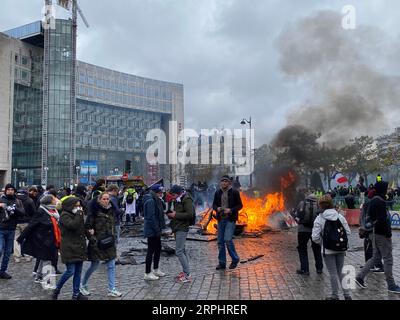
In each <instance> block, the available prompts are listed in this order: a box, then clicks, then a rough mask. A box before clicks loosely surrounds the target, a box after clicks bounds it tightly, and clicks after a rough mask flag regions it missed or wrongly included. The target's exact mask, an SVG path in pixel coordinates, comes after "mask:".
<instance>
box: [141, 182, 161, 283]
mask: <svg viewBox="0 0 400 320" xmlns="http://www.w3.org/2000/svg"><path fill="white" fill-rule="evenodd" d="M162 196H163V187H162V186H161V185H159V184H156V185H154V186H152V187H151V188H150V192H149V193H148V194H146V195H145V196H144V200H143V201H144V205H143V210H144V236H145V237H146V238H147V255H146V273H145V275H144V280H158V279H159V278H160V277H164V276H165V273H164V272H162V271H161V270H160V269H159V267H158V265H159V262H160V255H161V232H162V229H164V228H165V219H164V206H163V203H162V200H161V198H162ZM153 262H154V270H153V272H151V264H152V263H153Z"/></svg>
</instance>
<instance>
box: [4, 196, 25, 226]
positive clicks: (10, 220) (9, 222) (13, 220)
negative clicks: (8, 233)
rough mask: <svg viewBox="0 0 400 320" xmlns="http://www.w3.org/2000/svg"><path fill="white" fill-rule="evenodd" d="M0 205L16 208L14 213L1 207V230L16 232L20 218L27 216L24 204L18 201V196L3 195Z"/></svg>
mask: <svg viewBox="0 0 400 320" xmlns="http://www.w3.org/2000/svg"><path fill="white" fill-rule="evenodd" d="M0 203H4V204H5V205H6V208H7V207H14V208H15V209H14V210H12V211H8V210H7V209H6V208H3V207H0V229H6V230H15V229H16V228H17V224H18V217H23V216H24V215H25V209H24V206H23V205H22V202H21V201H20V200H18V198H17V196H16V195H14V196H12V197H7V196H6V195H2V196H1V198H0Z"/></svg>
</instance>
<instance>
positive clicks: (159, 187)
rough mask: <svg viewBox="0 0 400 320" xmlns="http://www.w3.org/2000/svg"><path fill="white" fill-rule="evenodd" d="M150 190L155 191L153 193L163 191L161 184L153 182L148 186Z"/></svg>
mask: <svg viewBox="0 0 400 320" xmlns="http://www.w3.org/2000/svg"><path fill="white" fill-rule="evenodd" d="M150 190H151V191H153V192H155V193H159V192H163V191H164V188H163V186H162V185H161V184H155V185H154V186H151V187H150Z"/></svg>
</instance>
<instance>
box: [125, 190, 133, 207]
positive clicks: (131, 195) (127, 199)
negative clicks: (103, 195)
mask: <svg viewBox="0 0 400 320" xmlns="http://www.w3.org/2000/svg"><path fill="white" fill-rule="evenodd" d="M126 203H128V204H132V203H133V193H128V195H127V197H126Z"/></svg>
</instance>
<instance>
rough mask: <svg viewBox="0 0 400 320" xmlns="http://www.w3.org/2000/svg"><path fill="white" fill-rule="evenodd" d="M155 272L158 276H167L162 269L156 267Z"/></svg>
mask: <svg viewBox="0 0 400 320" xmlns="http://www.w3.org/2000/svg"><path fill="white" fill-rule="evenodd" d="M153 274H154V275H155V276H156V277H165V276H166V274H165V273H164V272H162V271H161V270H160V269H154V270H153Z"/></svg>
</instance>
